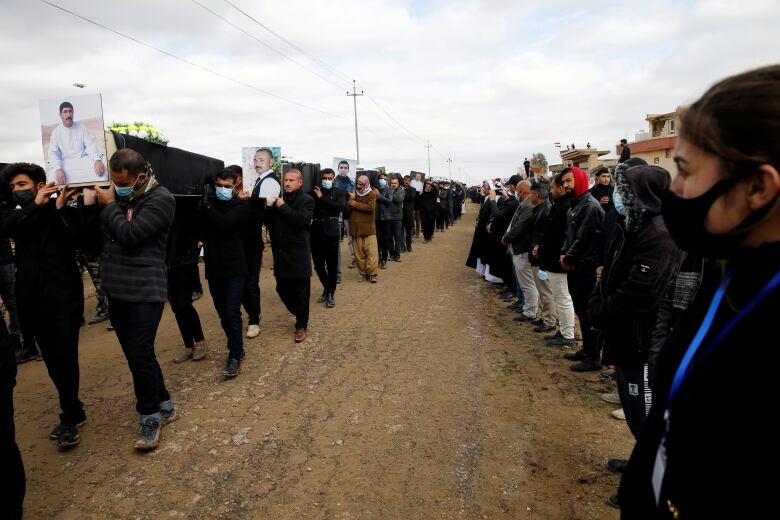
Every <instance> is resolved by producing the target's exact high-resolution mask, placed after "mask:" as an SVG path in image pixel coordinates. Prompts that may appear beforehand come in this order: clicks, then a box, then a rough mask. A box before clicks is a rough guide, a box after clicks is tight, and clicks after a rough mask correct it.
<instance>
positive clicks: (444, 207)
mask: <svg viewBox="0 0 780 520" xmlns="http://www.w3.org/2000/svg"><path fill="white" fill-rule="evenodd" d="M451 198H452V194H451V193H450V188H449V185H448V184H447V183H446V182H440V183H439V207H438V208H437V210H436V229H438V230H439V231H442V232H443V231H444V230H445V229H447V228H448V227H449V225H450V224H449V215H450V210H449V207H450V199H451Z"/></svg>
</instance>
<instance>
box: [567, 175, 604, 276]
mask: <svg viewBox="0 0 780 520" xmlns="http://www.w3.org/2000/svg"><path fill="white" fill-rule="evenodd" d="M572 172H573V174H574V179H575V180H574V182H575V186H574V198H573V199H572V201H571V209H569V217H568V220H567V229H566V241H565V242H564V243H563V248H562V249H561V254H562V255H563V256H564V257H565V258H564V259H565V260H566V262H567V263H569V264H572V265H573V266H574V268H575V269H578V270H579V269H592V268H595V263H596V250H597V248H598V242H599V235H600V234H601V224H602V222H603V221H604V210H602V209H601V205H600V204H599V203H598V201H597V200H596V199H594V198H593V197H592V196H591V195H590V192H589V191H588V174H587V173H585V172H584V171H583V170H582V169H580V168H576V167H575V168H572Z"/></svg>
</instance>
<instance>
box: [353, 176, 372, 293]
mask: <svg viewBox="0 0 780 520" xmlns="http://www.w3.org/2000/svg"><path fill="white" fill-rule="evenodd" d="M376 194H377V190H376V189H371V183H370V181H369V180H368V177H367V176H366V175H361V176H360V177H358V179H357V182H356V183H355V192H354V193H350V194H349V202H347V211H346V212H347V214H348V215H349V233H350V234H351V235H352V245H353V247H354V248H355V260H356V261H357V267H358V271H359V272H360V275H361V281H363V280H369V281H370V282H371V283H376V270H377V268H378V267H379V251H378V250H377V245H376V244H377V242H376V225H375V224H374V212H375V211H376Z"/></svg>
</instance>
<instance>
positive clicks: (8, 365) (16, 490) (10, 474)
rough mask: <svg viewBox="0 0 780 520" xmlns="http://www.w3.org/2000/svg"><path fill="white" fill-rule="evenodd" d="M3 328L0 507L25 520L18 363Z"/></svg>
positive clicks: (0, 339)
mask: <svg viewBox="0 0 780 520" xmlns="http://www.w3.org/2000/svg"><path fill="white" fill-rule="evenodd" d="M0 328H1V329H2V330H0V349H2V352H1V353H0V467H1V468H3V469H2V472H3V480H4V481H5V484H3V485H2V486H0V504H2V508H3V518H8V519H10V520H17V519H21V518H22V505H23V504H24V488H25V479H24V464H23V463H22V455H21V454H20V453H19V446H17V444H16V428H15V425H14V385H16V362H15V360H14V350H13V349H14V347H13V345H12V344H11V342H10V336H9V335H8V332H7V331H6V330H5V322H3V323H1V324H0Z"/></svg>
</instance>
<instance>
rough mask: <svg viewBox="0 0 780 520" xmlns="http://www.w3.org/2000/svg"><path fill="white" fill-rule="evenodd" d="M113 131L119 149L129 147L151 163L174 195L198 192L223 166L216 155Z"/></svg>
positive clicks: (198, 193)
mask: <svg viewBox="0 0 780 520" xmlns="http://www.w3.org/2000/svg"><path fill="white" fill-rule="evenodd" d="M112 133H113V134H114V142H115V143H116V147H117V149H118V150H120V149H122V148H130V149H132V150H135V151H136V152H138V153H140V154H141V155H143V156H144V159H146V160H147V161H148V162H149V163H151V165H152V170H153V171H154V175H155V176H156V177H157V180H158V181H159V182H160V184H162V185H163V186H165V187H166V188H168V190H169V191H170V192H171V193H172V194H174V195H201V194H203V185H204V184H207V183H208V184H211V183H212V182H213V180H214V177H216V175H217V173H219V172H221V171H222V170H223V169H224V168H225V163H224V162H223V161H220V160H219V159H214V158H212V157H206V156H205V155H200V154H197V153H192V152H188V151H186V150H180V149H178V148H174V147H172V146H163V145H161V144H157V143H152V142H150V141H147V140H145V139H141V138H140V137H133V136H132V135H128V134H120V133H117V132H112Z"/></svg>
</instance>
